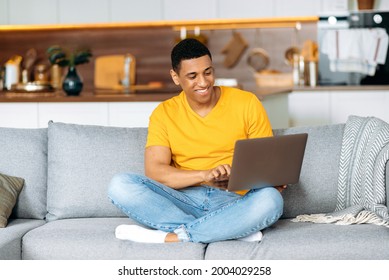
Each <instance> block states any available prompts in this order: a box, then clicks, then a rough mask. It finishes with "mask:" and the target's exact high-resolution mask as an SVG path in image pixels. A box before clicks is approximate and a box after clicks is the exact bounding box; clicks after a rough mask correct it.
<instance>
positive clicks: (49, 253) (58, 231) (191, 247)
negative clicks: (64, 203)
mask: <svg viewBox="0 0 389 280" xmlns="http://www.w3.org/2000/svg"><path fill="white" fill-rule="evenodd" d="M131 223H132V224H133V222H132V221H131V220H130V219H128V218H82V219H66V220H57V221H53V222H49V223H47V224H46V225H44V226H43V227H41V228H38V229H36V230H33V231H30V232H29V233H28V234H26V236H25V237H24V239H23V259H39V260H47V259H57V260H68V259H77V260H82V259H83V260H99V259H100V260H120V259H126V260H130V259H140V260H150V259H151V260H154V259H176V260H177V259H179V260H196V259H203V258H204V254H205V246H206V245H204V244H194V243H174V244H173V243H169V244H145V243H134V242H131V241H126V240H119V239H117V238H116V237H115V228H116V227H117V226H118V225H120V224H131Z"/></svg>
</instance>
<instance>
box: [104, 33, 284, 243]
mask: <svg viewBox="0 0 389 280" xmlns="http://www.w3.org/2000/svg"><path fill="white" fill-rule="evenodd" d="M171 60H172V69H171V71H170V74H171V77H172V79H173V81H174V83H175V84H176V85H179V86H181V88H182V92H181V93H180V94H179V95H178V96H175V97H173V98H171V99H169V100H167V101H165V102H162V103H161V104H160V105H159V106H158V107H157V108H156V109H155V110H154V112H153V113H152V115H151V117H150V123H149V130H148V137H147V143H146V148H145V175H146V176H143V175H138V174H118V175H116V176H115V177H114V178H113V179H112V182H111V184H110V188H109V197H110V198H111V200H112V202H113V203H114V204H115V205H116V206H117V207H119V208H120V209H121V210H122V211H123V212H124V213H126V214H127V215H128V216H129V217H130V218H132V219H133V220H136V221H137V222H139V223H140V224H142V225H145V226H147V227H148V228H150V229H148V228H144V227H141V226H137V225H120V226H118V227H117V228H116V231H115V234H116V237H117V238H120V239H126V240H131V241H135V242H150V243H162V242H188V241H189V242H201V243H210V242H215V241H220V240H229V239H240V240H244V241H258V240H260V239H261V237H262V233H261V231H260V230H262V229H264V228H266V227H268V226H270V225H271V224H273V223H274V222H276V221H277V220H278V219H279V218H280V216H281V214H282V210H283V199H282V196H281V194H280V192H281V190H282V188H283V187H279V188H278V190H277V188H274V187H267V188H261V189H253V190H250V191H248V192H242V193H234V192H227V191H226V190H225V184H223V182H225V181H226V180H227V179H228V177H229V175H230V170H231V163H232V156H233V152H234V145H235V142H236V140H238V139H246V138H256V137H265V136H272V128H271V125H270V123H269V120H268V117H267V115H266V112H265V109H264V108H263V106H262V104H261V102H260V101H259V100H258V98H257V97H256V96H255V95H253V94H252V93H249V92H246V91H242V90H239V89H235V88H228V87H217V86H214V81H215V76H214V69H213V67H212V56H211V54H210V52H209V50H208V48H207V47H206V46H204V45H203V44H202V43H200V42H199V41H197V40H195V39H185V40H183V41H181V42H180V43H178V44H177V45H176V46H175V47H174V48H173V50H172V53H171Z"/></svg>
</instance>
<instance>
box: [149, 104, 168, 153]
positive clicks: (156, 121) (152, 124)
mask: <svg viewBox="0 0 389 280" xmlns="http://www.w3.org/2000/svg"><path fill="white" fill-rule="evenodd" d="M149 146H166V147H170V142H169V138H168V133H167V128H166V125H165V121H164V108H163V105H162V104H160V105H159V106H158V107H157V108H156V109H155V110H154V111H153V112H152V114H151V116H150V119H149V127H148V134H147V142H146V147H149Z"/></svg>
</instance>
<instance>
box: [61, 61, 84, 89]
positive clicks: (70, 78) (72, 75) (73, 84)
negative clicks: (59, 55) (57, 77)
mask: <svg viewBox="0 0 389 280" xmlns="http://www.w3.org/2000/svg"><path fill="white" fill-rule="evenodd" d="M82 87H83V82H82V80H81V78H80V76H79V75H78V73H77V70H76V67H74V66H70V67H69V70H68V73H67V74H66V76H65V78H64V80H63V82H62V89H63V90H64V91H65V92H66V94H67V95H72V96H77V95H80V92H81V90H82Z"/></svg>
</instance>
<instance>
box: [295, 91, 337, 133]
mask: <svg viewBox="0 0 389 280" xmlns="http://www.w3.org/2000/svg"><path fill="white" fill-rule="evenodd" d="M330 104H331V103H330V93H329V92H326V91H301V92H299V91H293V92H292V93H290V94H289V96H288V114H289V126H308V125H325V124H329V123H331V115H330V112H331V108H330Z"/></svg>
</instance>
